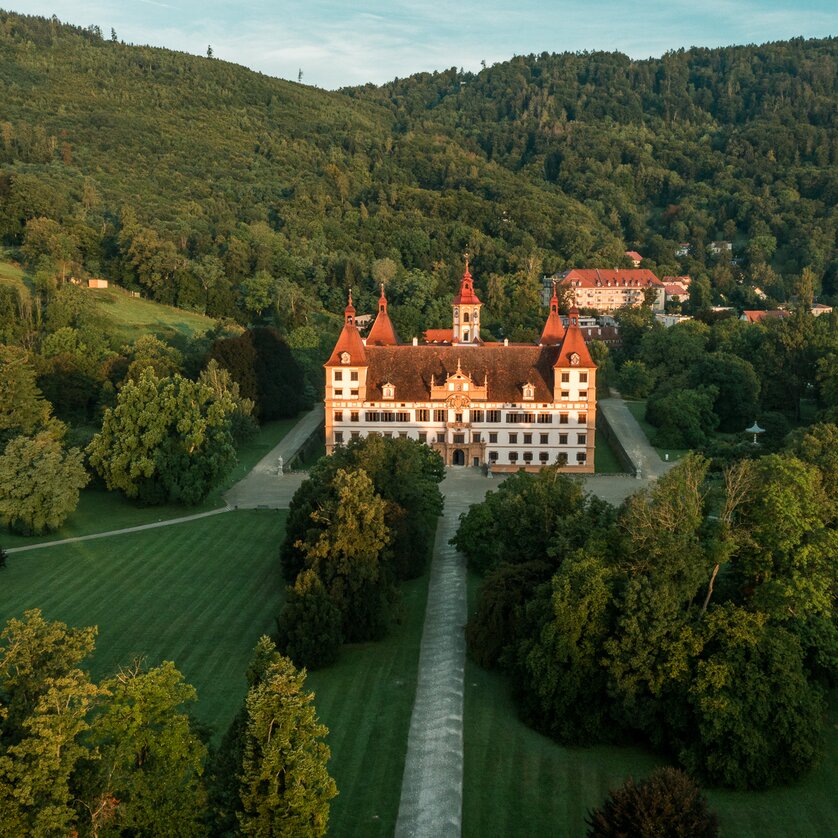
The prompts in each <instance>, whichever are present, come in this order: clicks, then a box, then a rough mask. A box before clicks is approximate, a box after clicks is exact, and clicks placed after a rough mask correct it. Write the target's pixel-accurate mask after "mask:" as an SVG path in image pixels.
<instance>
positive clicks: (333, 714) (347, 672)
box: [306, 574, 497, 838]
mask: <svg viewBox="0 0 838 838" xmlns="http://www.w3.org/2000/svg"><path fill="white" fill-rule="evenodd" d="M402 593H403V598H404V620H403V622H402V623H401V625H399V626H397V627H396V628H395V629H394V630H393V632H392V633H391V635H390V636H389V637H387V638H386V639H385V640H382V641H380V642H378V643H363V644H356V645H352V646H347V647H345V648H344V650H343V652H342V654H341V659H340V660H339V661H338V663H337V664H335V665H334V666H331V667H329V668H327V669H324V670H321V671H319V672H312V673H311V674H310V675H309V676H308V679H307V681H306V685H307V686H308V687H309V688H310V689H312V690H314V692H315V694H316V699H315V704H316V706H317V713H318V715H319V716H320V719H321V721H322V722H323V723H324V724H325V725H326V726H327V727H328V728H329V731H330V733H329V738H328V742H329V746H330V747H331V749H332V759H331V761H330V762H329V773H330V774H331V775H332V776H333V777H334V778H335V782H336V783H337V786H338V789H339V790H340V794H339V796H338V797H336V798H335V799H334V800H333V801H332V808H331V814H330V816H329V835H330V836H338V837H339V838H340V836H345V837H346V838H355V836H360V835H362V836H364V838H371V836H378V835H380V836H385V835H386V836H389V835H392V834H393V830H394V828H395V825H396V818H397V816H398V812H399V798H400V796H401V787H402V774H403V773H404V760H405V755H406V753H407V736H408V731H409V729H410V716H411V713H412V711H413V700H414V698H415V695H416V676H417V670H418V665H419V645H420V642H421V639H422V626H423V623H424V619H425V603H426V601H427V596H428V575H427V574H425V575H424V576H423V577H422V578H421V579H415V580H413V581H411V582H407V583H406V584H404V585H403V586H402ZM496 834H497V833H496Z"/></svg>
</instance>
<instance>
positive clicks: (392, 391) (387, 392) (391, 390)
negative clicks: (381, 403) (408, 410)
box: [381, 383, 396, 399]
mask: <svg viewBox="0 0 838 838" xmlns="http://www.w3.org/2000/svg"><path fill="white" fill-rule="evenodd" d="M381 396H382V398H385V399H394V398H395V397H396V388H395V387H394V386H393V385H392V384H389V383H387V384H385V385H384V386H383V387H382V388H381Z"/></svg>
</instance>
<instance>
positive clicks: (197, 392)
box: [87, 369, 236, 504]
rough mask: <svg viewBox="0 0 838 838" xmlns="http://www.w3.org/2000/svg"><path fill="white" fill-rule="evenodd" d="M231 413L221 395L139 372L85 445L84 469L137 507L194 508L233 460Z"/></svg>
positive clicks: (230, 401)
mask: <svg viewBox="0 0 838 838" xmlns="http://www.w3.org/2000/svg"><path fill="white" fill-rule="evenodd" d="M235 411H236V404H235V402H234V400H233V398H232V395H231V394H230V393H229V392H228V391H226V390H223V391H221V392H216V391H215V390H214V389H213V388H212V387H211V386H210V385H208V384H205V383H202V382H194V381H190V380H189V379H186V378H183V377H182V376H180V375H174V376H173V377H171V378H163V379H158V378H156V377H155V375H154V372H153V370H151V369H145V370H144V371H143V372H142V373H141V375H140V378H139V380H138V381H137V382H134V381H130V380H129V381H126V383H125V385H124V386H123V388H122V389H121V390H120V391H119V396H118V398H117V403H116V406H115V407H114V408H113V409H110V408H109V409H108V410H106V411H105V418H104V421H103V424H102V430H101V431H100V432H99V433H98V434H97V435H96V436H95V437H94V439H93V441H92V442H91V443H90V445H89V446H88V448H87V453H88V455H89V457H90V464H91V466H93V468H94V469H96V471H97V472H98V473H99V475H100V476H101V477H102V478H103V479H104V480H105V483H106V485H107V486H108V488H109V489H111V490H115V489H118V490H120V491H122V492H123V493H124V494H125V495H126V496H127V497H129V498H136V499H137V500H139V501H140V502H141V503H147V504H149V503H151V504H153V503H161V502H163V501H165V500H169V501H173V502H175V503H184V504H195V503H198V502H199V501H201V500H203V499H204V498H205V497H206V496H207V494H208V493H209V491H210V490H211V489H212V488H213V487H214V486H215V485H216V484H217V483H218V481H219V480H220V479H221V478H222V477H223V476H224V475H225V474H226V473H227V471H228V470H229V469H230V468H231V466H232V465H233V463H234V462H235V450H234V448H233V438H232V435H231V433H230V426H231V422H230V419H231V416H232V415H233V414H234V413H235Z"/></svg>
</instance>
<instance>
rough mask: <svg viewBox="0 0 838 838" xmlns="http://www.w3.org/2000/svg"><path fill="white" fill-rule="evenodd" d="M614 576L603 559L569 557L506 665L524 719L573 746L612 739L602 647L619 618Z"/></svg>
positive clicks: (541, 595) (540, 597)
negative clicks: (615, 614) (614, 613)
mask: <svg viewBox="0 0 838 838" xmlns="http://www.w3.org/2000/svg"><path fill="white" fill-rule="evenodd" d="M612 576H613V571H612V570H611V569H610V568H609V567H608V565H607V563H606V562H605V561H603V559H602V557H601V556H597V555H595V554H593V553H589V554H588V553H585V552H580V553H578V554H574V555H572V556H569V557H567V558H566V559H565V561H564V562H563V563H562V565H561V567H560V568H559V570H558V571H557V572H556V574H555V576H553V580H552V584H551V585H550V586H544V587H543V588H541V589H539V590H538V592H537V594H536V596H535V597H532V598H531V600H530V602H529V604H528V605H527V611H526V617H525V618H524V620H523V624H524V628H523V629H521V630H519V631H518V632H517V634H518V635H520V636H521V639H520V640H519V641H518V642H517V643H515V644H514V645H512V646H510V647H509V652H508V653H507V656H506V657H507V663H508V668H509V671H510V675H511V678H512V681H513V683H514V685H515V692H516V695H517V697H518V700H519V703H520V707H521V715H522V716H523V718H524V719H525V720H526V721H528V722H529V723H530V724H532V725H533V726H534V727H536V728H538V729H539V730H543V731H544V732H545V733H547V734H549V735H550V736H553V737H555V738H556V739H558V740H559V741H560V742H563V743H566V744H574V745H579V744H588V743H591V742H602V741H607V740H608V739H609V738H611V737H612V736H615V735H616V734H617V733H618V732H619V731H618V728H617V725H616V724H615V723H614V722H613V721H612V720H611V719H610V718H609V716H610V711H611V708H610V703H609V701H608V699H607V686H608V683H607V677H606V671H605V668H604V667H603V664H602V655H603V643H604V641H605V638H606V637H607V635H608V633H609V630H610V628H611V622H612V621H613V619H614V617H613V606H612V599H613V597H614V594H613V592H612V581H611V580H612Z"/></svg>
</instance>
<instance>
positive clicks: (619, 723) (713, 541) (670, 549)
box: [458, 437, 838, 788]
mask: <svg viewBox="0 0 838 838" xmlns="http://www.w3.org/2000/svg"><path fill="white" fill-rule="evenodd" d="M825 438H828V437H825ZM811 450H812V451H817V450H819V449H817V446H815V445H812V447H811ZM708 467H709V462H708V461H707V460H705V459H703V458H702V457H700V456H697V455H690V456H688V457H686V458H685V459H684V460H683V461H682V462H680V463H679V464H678V465H677V466H676V467H675V468H673V469H672V470H671V471H669V472H668V473H666V474H665V475H664V476H663V477H661V478H659V480H658V481H657V482H656V483H655V484H654V485H653V486H652V488H650V489H647V490H644V491H641V492H638V493H636V494H635V495H633V496H631V497H630V498H629V499H628V500H627V501H626V502H625V503H624V505H623V507H622V508H621V509H620V511H619V513H618V516H617V519H616V527H615V526H614V523H615V522H614V519H613V517H611V516H608V515H603V516H599V517H597V516H595V515H592V513H593V512H595V509H594V506H593V505H591V506H590V507H589V510H588V517H587V518H580V520H586V521H587V526H586V527H584V528H583V532H584V535H583V537H581V538H580V539H579V540H578V541H577V542H576V543H577V545H578V549H575V550H568V549H564V550H557V551H555V552H554V553H552V554H551V549H552V548H553V547H555V544H556V541H555V539H552V540H549V541H548V542H547V544H549V545H551V546H546V547H545V546H542V548H541V552H540V553H538V554H536V555H535V558H533V559H531V560H530V562H528V563H522V564H516V565H509V564H505V563H502V564H500V565H498V566H497V568H496V570H494V571H493V572H491V573H490V574H489V575H488V576H487V580H486V582H485V584H484V587H483V589H482V590H481V594H480V599H479V601H478V606H477V610H476V614H475V617H474V618H473V619H472V621H471V623H470V625H469V628H468V639H469V648H470V652H471V654H472V656H473V657H474V658H475V659H476V660H478V661H480V662H481V663H483V664H484V665H487V666H491V665H494V664H496V663H497V662H498V661H499V662H500V665H501V666H502V667H503V668H504V669H505V670H506V672H507V673H508V675H509V678H510V681H511V683H512V684H513V685H514V692H515V695H516V698H517V701H518V704H519V707H520V712H521V715H522V717H523V718H524V719H525V720H526V721H527V722H528V723H529V724H531V725H533V726H534V727H536V728H537V729H539V730H542V731H544V732H545V733H547V734H549V735H550V736H552V737H554V738H556V739H558V740H559V741H561V742H564V743H569V744H579V743H589V742H602V741H608V740H610V739H614V738H618V737H622V736H625V735H631V734H641V735H642V736H643V737H644V738H645V739H646V740H647V741H649V742H651V743H652V744H654V745H655V746H657V747H660V748H664V749H666V750H667V751H668V752H670V753H673V752H674V753H675V754H676V755H677V756H678V759H679V760H680V761H681V762H682V764H684V765H685V766H687V767H688V768H689V769H690V770H691V771H693V772H695V773H696V774H697V775H701V776H705V777H707V778H708V779H709V780H710V781H711V782H713V783H715V784H720V785H725V786H735V787H741V788H761V787H765V786H770V785H774V784H777V783H780V782H788V781H790V780H793V779H795V778H797V777H799V776H800V775H801V774H802V773H803V772H805V771H807V770H808V769H810V768H811V766H812V765H813V764H814V763H815V761H816V760H817V758H818V756H819V753H820V736H821V724H822V710H823V700H822V687H821V685H824V686H828V685H830V684H833V683H835V679H836V673H838V668H837V667H836V661H838V638H836V633H835V626H834V614H835V608H834V605H835V596H834V592H835V590H836V589H838V583H836V579H835V573H834V557H835V555H837V554H838V552H837V551H838V543H837V542H836V540H835V537H834V530H833V529H831V528H830V526H828V525H827V524H826V523H825V515H824V513H825V514H826V516H828V515H829V509H830V507H829V506H828V505H825V504H824V502H823V490H822V485H821V476H820V472H819V471H818V469H817V468H815V467H814V466H809V465H806V464H804V463H802V462H800V461H799V460H796V459H795V458H793V457H789V456H787V455H785V456H784V457H782V458H780V457H778V456H776V455H772V456H767V457H763V458H761V459H759V460H756V461H748V460H745V461H742V462H740V463H737V464H735V465H734V466H733V467H731V468H730V469H728V470H727V471H726V472H725V473H724V475H723V487H717V488H713V489H712V491H711V489H710V487H709V486H708V483H707V481H706V477H707V473H708ZM522 478H523V479H521V480H519V485H518V486H517V487H516V490H517V491H518V493H520V494H521V496H529V497H532V496H534V495H533V494H529V495H528V494H527V492H525V491H523V484H524V481H525V480H526V481H530V483H532V484H536V483H537V482H538V480H539V478H538V477H535V476H532V475H524V476H522ZM532 491H534V490H532V489H531V492H532ZM496 494H500V493H499V492H498V493H496ZM492 498H493V496H492V495H489V496H487V499H486V501H484V503H483V504H479V505H477V506H475V507H474V508H473V509H472V511H471V512H470V513H469V515H467V516H464V517H463V520H462V528H461V532H460V534H459V536H458V538H461V539H462V538H464V537H465V536H464V535H463V533H464V528H465V527H466V526H475V534H474V535H473V536H471V537H477V534H478V529H477V522H483V523H484V525H486V526H490V525H491V522H492V521H493V520H494V517H495V515H496V514H497V512H498V510H501V509H502V508H503V507H502V506H499V505H497V501H495V504H496V508H495V509H493V510H492V514H487V510H489V509H492V506H491V505H492ZM572 517H573V516H572V515H571V518H572ZM556 529H557V531H558V532H561V529H562V528H561V527H557V528H556ZM494 537H495V538H496V539H497V540H498V542H499V543H498V544H497V545H496V549H497V551H498V553H499V554H503V553H505V552H509V553H510V554H513V555H514V553H515V550H516V545H515V542H516V540H517V539H518V537H519V533H518V530H516V529H515V528H514V527H512V526H510V527H508V528H507V529H505V530H504V529H500V530H497V531H495V533H494ZM567 543H570V542H567ZM557 556H560V557H561V558H560V561H558V562H556V561H555V557H557ZM539 558H540V561H539ZM545 565H546V567H547V568H548V570H547V572H548V573H550V572H552V579H551V580H550V582H549V583H547V584H544V583H542V580H543V579H544V576H543V575H542V574H543V572H544V568H545Z"/></svg>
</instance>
